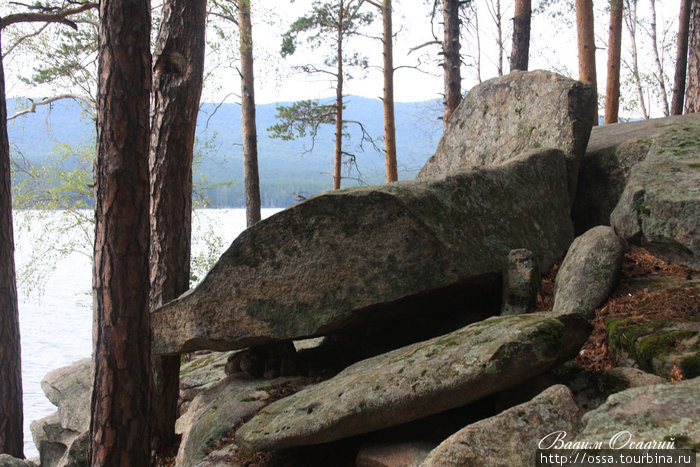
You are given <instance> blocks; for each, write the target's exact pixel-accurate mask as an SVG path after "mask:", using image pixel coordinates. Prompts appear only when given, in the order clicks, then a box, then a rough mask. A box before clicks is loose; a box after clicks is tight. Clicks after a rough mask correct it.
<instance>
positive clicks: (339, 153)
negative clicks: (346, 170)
mask: <svg viewBox="0 0 700 467" xmlns="http://www.w3.org/2000/svg"><path fill="white" fill-rule="evenodd" d="M344 12H345V5H344V2H343V0H340V8H339V15H338V16H339V17H338V38H337V40H338V44H337V54H338V55H337V57H336V58H337V60H338V68H337V73H338V81H337V83H336V85H335V158H334V162H333V189H334V190H339V189H340V178H341V177H340V176H341V168H342V164H343V21H344V20H345V18H344V14H343V13H344Z"/></svg>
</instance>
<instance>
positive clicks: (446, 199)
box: [151, 149, 573, 354]
mask: <svg viewBox="0 0 700 467" xmlns="http://www.w3.org/2000/svg"><path fill="white" fill-rule="evenodd" d="M572 240H573V227H572V225H571V219H570V216H569V202H568V196H567V185H566V161H565V155H564V154H563V152H561V151H559V150H554V149H549V150H541V151H537V152H531V153H527V154H524V155H522V156H520V157H519V158H516V159H514V160H512V161H510V162H508V163H506V164H504V165H502V166H499V167H484V168H474V169H471V170H466V171H463V172H460V173H457V174H454V175H449V176H444V177H436V178H424V179H421V180H411V181H405V182H398V183H391V184H387V185H379V186H373V187H364V188H351V189H345V190H339V191H335V192H328V193H325V194H322V195H319V196H315V197H312V198H309V199H308V200H307V201H305V202H302V203H299V204H297V205H295V206H292V207H291V208H289V209H286V210H284V211H282V212H280V213H278V214H276V215H274V216H272V217H270V218H268V219H265V220H263V221H261V222H259V223H257V224H256V225H254V226H253V227H251V228H250V229H248V230H246V231H245V232H243V233H242V234H241V235H240V236H239V237H238V238H237V239H236V240H234V242H233V244H232V245H231V247H230V248H229V249H228V251H226V252H225V253H224V254H223V255H222V257H221V258H220V259H219V261H218V262H217V264H216V265H215V266H214V268H213V269H212V270H211V271H210V272H209V274H208V275H207V276H206V277H205V278H204V280H203V281H202V283H201V284H200V285H199V286H197V287H196V288H195V289H193V290H190V291H189V292H187V293H185V294H183V295H182V296H181V297H180V298H178V299H177V300H175V301H172V302H170V303H168V304H165V305H164V306H162V307H161V308H159V309H157V310H155V311H154V312H153V313H152V315H151V326H152V330H153V350H154V352H155V353H156V354H177V353H182V352H189V351H192V350H197V349H204V348H209V349H212V350H233V349H236V348H243V347H248V346H251V345H257V344H262V343H264V342H267V341H270V340H273V339H289V338H300V337H310V336H316V335H322V334H326V333H330V332H333V331H337V330H339V329H342V328H343V327H345V326H348V325H349V324H352V322H353V321H355V322H357V320H358V319H359V317H360V315H361V312H368V313H370V314H371V313H374V315H375V316H376V313H379V312H380V310H381V308H380V307H378V306H379V305H385V304H390V303H392V302H396V301H397V300H400V299H403V298H405V297H410V296H413V295H417V294H421V293H425V292H430V291H434V290H437V289H441V288H445V287H448V286H454V285H465V284H469V283H472V284H481V283H483V282H484V281H485V280H492V279H493V278H495V277H497V276H499V275H500V274H501V271H502V269H503V266H504V264H505V259H506V257H507V255H508V253H509V252H510V250H512V249H516V248H527V249H528V250H530V251H532V253H533V254H534V256H535V257H536V258H537V259H538V261H539V264H538V266H539V267H540V269H541V270H544V269H546V268H548V267H549V266H550V265H551V264H552V263H553V262H554V261H555V259H556V258H558V257H560V256H561V255H563V254H564V252H565V251H566V249H567V248H568V246H569V244H570V243H571V241H572Z"/></svg>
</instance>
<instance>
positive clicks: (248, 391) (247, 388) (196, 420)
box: [175, 374, 298, 467]
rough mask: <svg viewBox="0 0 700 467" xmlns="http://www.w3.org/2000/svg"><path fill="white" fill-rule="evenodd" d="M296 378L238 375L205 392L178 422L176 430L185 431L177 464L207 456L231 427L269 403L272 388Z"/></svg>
mask: <svg viewBox="0 0 700 467" xmlns="http://www.w3.org/2000/svg"><path fill="white" fill-rule="evenodd" d="M297 380H298V379H297ZM293 381H295V380H294V379H291V378H278V379H274V380H250V379H249V378H246V377H244V376H243V375H241V374H239V375H235V376H229V377H228V378H226V379H224V380H222V381H220V382H219V383H218V384H215V385H214V386H212V387H210V388H208V389H206V390H204V391H202V392H201V393H200V394H198V395H197V397H195V398H194V400H193V401H192V404H191V405H190V407H189V409H188V410H187V412H185V414H184V415H182V417H180V418H179V419H178V421H177V425H176V431H177V432H180V433H182V440H181V442H180V447H179V449H178V452H177V457H176V458H175V464H176V465H178V466H180V467H189V466H191V465H193V464H194V463H196V462H197V461H198V460H200V459H202V458H203V457H205V456H206V451H207V450H208V449H211V448H212V446H214V445H215V444H216V443H215V441H217V440H219V439H221V438H223V437H224V435H225V434H227V433H228V432H229V431H230V430H231V427H232V426H234V425H235V424H236V423H238V422H239V421H240V420H242V419H244V418H247V417H250V416H251V415H252V414H253V413H255V412H256V411H258V410H259V409H260V408H261V407H263V406H264V405H265V404H266V402H265V401H266V400H267V399H268V398H269V397H270V395H269V394H268V393H269V392H271V390H272V389H275V388H276V387H278V386H282V385H284V384H287V383H290V382H293Z"/></svg>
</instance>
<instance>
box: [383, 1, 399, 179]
mask: <svg viewBox="0 0 700 467" xmlns="http://www.w3.org/2000/svg"><path fill="white" fill-rule="evenodd" d="M382 26H383V33H382V42H383V45H384V158H385V166H386V181H387V183H391V182H395V181H397V180H398V179H399V174H398V169H397V166H396V119H395V117H394V50H393V45H394V44H393V40H394V37H393V31H392V9H391V0H383V2H382Z"/></svg>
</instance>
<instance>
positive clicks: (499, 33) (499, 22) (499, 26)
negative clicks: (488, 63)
mask: <svg viewBox="0 0 700 467" xmlns="http://www.w3.org/2000/svg"><path fill="white" fill-rule="evenodd" d="M496 47H498V63H497V68H498V70H497V71H498V76H503V14H502V13H501V0H496Z"/></svg>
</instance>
